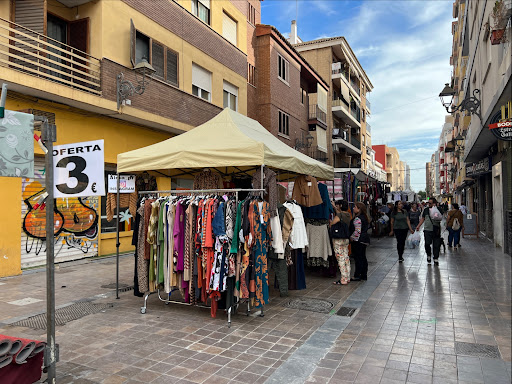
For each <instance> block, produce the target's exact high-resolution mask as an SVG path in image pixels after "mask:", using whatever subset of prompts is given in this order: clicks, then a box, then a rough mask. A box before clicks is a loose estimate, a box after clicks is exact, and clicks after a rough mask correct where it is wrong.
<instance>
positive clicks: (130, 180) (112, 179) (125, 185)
mask: <svg viewBox="0 0 512 384" xmlns="http://www.w3.org/2000/svg"><path fill="white" fill-rule="evenodd" d="M133 192H135V175H121V176H119V193H133ZM108 193H117V175H108Z"/></svg>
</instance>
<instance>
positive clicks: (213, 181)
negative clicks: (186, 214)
mask: <svg viewBox="0 0 512 384" xmlns="http://www.w3.org/2000/svg"><path fill="white" fill-rule="evenodd" d="M217 188H223V183H222V179H221V177H220V175H219V174H218V173H217V172H214V171H212V170H211V169H210V168H206V169H204V170H202V171H201V172H200V173H198V174H197V175H196V176H195V177H194V186H193V189H217Z"/></svg>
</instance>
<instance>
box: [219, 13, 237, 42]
mask: <svg viewBox="0 0 512 384" xmlns="http://www.w3.org/2000/svg"><path fill="white" fill-rule="evenodd" d="M222 36H224V37H225V38H226V40H228V41H229V42H230V43H231V44H233V45H235V46H236V21H235V20H233V19H232V18H231V17H229V16H228V15H227V14H225V13H223V14H222Z"/></svg>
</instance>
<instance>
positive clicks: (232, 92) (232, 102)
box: [224, 81, 238, 111]
mask: <svg viewBox="0 0 512 384" xmlns="http://www.w3.org/2000/svg"><path fill="white" fill-rule="evenodd" d="M237 100H238V88H237V87H235V86H234V85H233V84H231V83H228V82H227V81H225V82H224V108H230V109H232V110H233V111H236V110H237V109H238V102H237Z"/></svg>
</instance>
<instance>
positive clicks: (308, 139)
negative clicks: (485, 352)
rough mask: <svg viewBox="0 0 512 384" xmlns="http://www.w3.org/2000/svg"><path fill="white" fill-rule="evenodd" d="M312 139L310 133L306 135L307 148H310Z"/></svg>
mask: <svg viewBox="0 0 512 384" xmlns="http://www.w3.org/2000/svg"><path fill="white" fill-rule="evenodd" d="M313 140H314V137H313V136H312V135H311V133H308V135H307V136H306V141H307V143H308V148H309V147H311V144H313Z"/></svg>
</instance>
